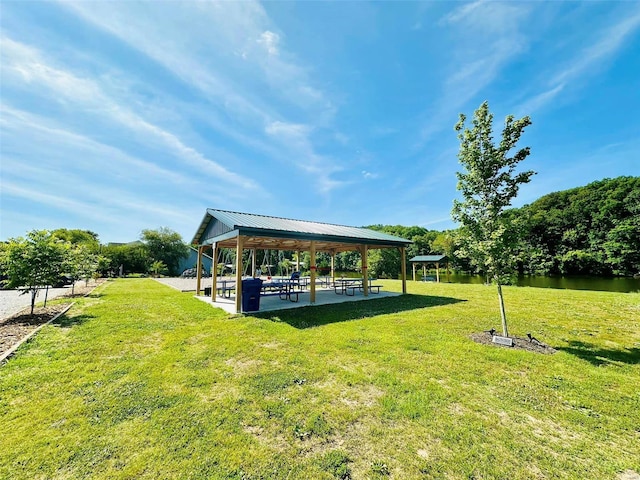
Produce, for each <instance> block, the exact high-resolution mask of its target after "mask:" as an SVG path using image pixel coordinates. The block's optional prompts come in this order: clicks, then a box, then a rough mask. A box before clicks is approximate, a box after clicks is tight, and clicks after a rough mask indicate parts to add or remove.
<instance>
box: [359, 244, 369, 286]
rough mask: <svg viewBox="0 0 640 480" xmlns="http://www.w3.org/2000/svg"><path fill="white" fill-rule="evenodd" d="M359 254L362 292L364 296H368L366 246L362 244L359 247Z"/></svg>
mask: <svg viewBox="0 0 640 480" xmlns="http://www.w3.org/2000/svg"><path fill="white" fill-rule="evenodd" d="M360 255H362V294H363V295H364V296H365V297H368V296H369V266H368V262H367V257H368V255H367V246H366V245H363V246H362V248H361V249H360Z"/></svg>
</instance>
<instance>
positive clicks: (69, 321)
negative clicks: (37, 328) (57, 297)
mask: <svg viewBox="0 0 640 480" xmlns="http://www.w3.org/2000/svg"><path fill="white" fill-rule="evenodd" d="M92 318H96V317H95V316H94V315H86V314H83V315H76V316H75V317H68V316H67V315H62V316H61V317H58V318H57V319H56V321H55V322H52V325H56V326H58V327H63V328H68V327H73V326H74V325H82V324H83V323H84V322H87V321H89V320H91V319H92Z"/></svg>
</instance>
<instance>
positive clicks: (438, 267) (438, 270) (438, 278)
mask: <svg viewBox="0 0 640 480" xmlns="http://www.w3.org/2000/svg"><path fill="white" fill-rule="evenodd" d="M436 282H438V283H440V264H439V263H438V262H436Z"/></svg>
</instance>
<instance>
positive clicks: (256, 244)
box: [191, 208, 412, 313]
mask: <svg viewBox="0 0 640 480" xmlns="http://www.w3.org/2000/svg"><path fill="white" fill-rule="evenodd" d="M191 243H192V244H193V245H194V246H197V248H198V252H199V255H198V263H197V266H198V275H197V278H198V283H197V287H196V290H197V294H198V295H199V294H200V279H201V278H202V275H201V274H200V272H201V269H202V262H201V261H200V258H201V256H202V255H203V254H204V253H205V251H206V252H211V256H212V257H213V262H214V264H213V267H212V268H211V271H212V280H213V285H212V289H211V299H212V301H214V302H215V301H216V271H217V261H218V249H220V248H235V249H236V269H235V271H236V284H237V285H241V284H242V272H243V269H242V252H243V250H245V249H251V250H254V255H253V256H252V258H253V259H254V265H253V268H252V273H253V274H254V275H255V258H256V256H255V250H257V249H265V250H267V249H268V250H293V251H297V252H309V255H310V257H311V265H310V269H311V274H310V275H311V278H310V283H309V286H310V290H311V291H310V303H311V304H313V303H315V300H316V292H315V288H316V286H315V283H316V282H315V281H316V273H317V272H316V252H327V253H330V254H331V272H332V276H333V275H334V272H335V270H334V263H335V261H334V260H335V255H336V253H340V252H346V251H358V252H360V255H361V258H362V275H363V278H364V280H365V281H364V282H363V286H364V292H363V293H364V295H365V296H367V295H368V290H367V281H366V280H367V279H368V272H367V252H368V251H369V250H370V249H379V248H397V249H398V250H399V251H400V255H401V258H402V262H401V265H402V270H401V272H402V293H407V272H406V248H407V246H409V245H410V244H411V243H412V242H411V240H407V239H405V238H400V237H396V236H394V235H389V234H387V233H383V232H378V231H376V230H370V229H368V228H359V227H348V226H343V225H333V224H329V223H319V222H310V221H306V220H293V219H288V218H279V217H270V216H265V215H255V214H251V213H239V212H230V211H226V210H215V209H211V208H210V209H207V211H206V213H205V215H204V218H203V219H202V222H200V226H199V227H198V230H197V232H196V234H195V235H194V237H193V240H192V242H191ZM235 301H236V311H237V312H238V313H240V312H241V310H242V289H241V288H237V289H236V298H235Z"/></svg>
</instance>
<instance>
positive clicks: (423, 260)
mask: <svg viewBox="0 0 640 480" xmlns="http://www.w3.org/2000/svg"><path fill="white" fill-rule="evenodd" d="M409 262H410V263H411V264H412V265H413V281H414V282H415V281H416V265H422V278H423V280H424V279H425V278H426V276H427V266H428V265H435V267H436V282H440V264H441V263H446V264H447V272H449V259H448V258H447V256H446V255H418V256H415V257H413V258H411V259H410V260H409ZM447 275H449V273H447Z"/></svg>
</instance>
